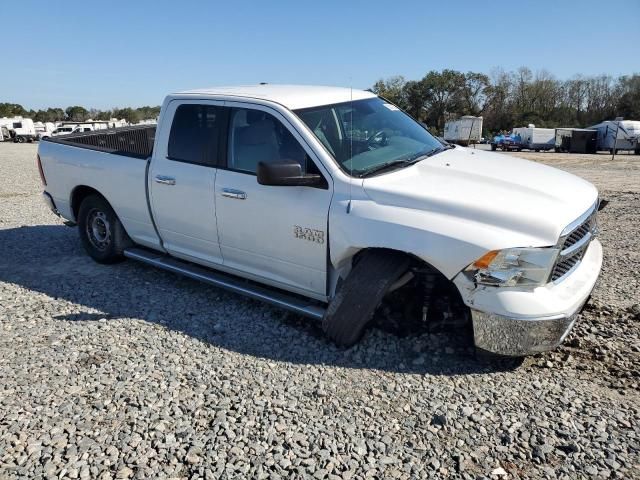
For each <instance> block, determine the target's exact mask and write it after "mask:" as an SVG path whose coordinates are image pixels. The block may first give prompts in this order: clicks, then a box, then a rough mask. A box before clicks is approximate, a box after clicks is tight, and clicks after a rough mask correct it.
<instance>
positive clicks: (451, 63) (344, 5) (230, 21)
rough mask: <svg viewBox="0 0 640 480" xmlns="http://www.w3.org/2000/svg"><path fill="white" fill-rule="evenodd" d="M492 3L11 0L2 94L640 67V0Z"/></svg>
mask: <svg viewBox="0 0 640 480" xmlns="http://www.w3.org/2000/svg"><path fill="white" fill-rule="evenodd" d="M491 3H492V2H483V1H481V0H474V1H466V0H457V1H455V2H445V1H439V2H427V1H424V0H423V1H420V0H417V1H406V2H403V1H395V2H390V1H385V2H377V1H373V0H370V1H368V2H350V1H348V0H342V1H333V0H322V1H314V2H305V1H276V0H273V1H264V0H263V1H256V2H252V1H244V2H237V1H236V2H213V1H209V2H207V1H204V0H203V1H190V0H182V1H171V2H169V1H160V0H159V1H146V0H140V1H134V0H128V1H119V0H112V1H104V0H96V1H91V0H87V1H84V2H64V3H62V2H60V3H59V2H51V1H47V2H44V1H41V2H40V1H31V0H20V1H11V2H2V7H1V12H0V15H1V16H2V17H3V22H2V23H3V27H2V29H3V34H2V38H3V39H4V45H5V46H8V47H9V48H3V51H4V53H3V57H2V59H1V60H0V102H15V103H21V104H22V105H23V106H25V107H26V108H36V109H37V108H42V107H47V106H61V107H66V106H68V105H74V104H79V105H84V106H86V107H96V108H111V107H116V106H120V107H122V106H134V107H135V106H141V105H147V104H150V105H157V104H160V103H161V101H162V99H163V97H164V95H165V94H166V93H168V92H173V91H179V90H184V89H190V88H200V87H208V86H214V85H226V84H247V83H257V82H261V81H266V82H272V83H310V84H325V85H343V86H349V85H352V86H353V87H354V88H368V87H370V86H371V85H372V84H373V83H374V82H375V81H376V80H377V79H379V78H380V77H387V76H390V75H395V74H401V75H404V76H405V77H407V78H409V79H417V78H420V77H422V76H423V75H424V74H425V73H426V72H427V71H428V70H431V69H436V70H440V69H443V68H452V69H457V70H461V71H468V70H473V71H481V72H486V73H490V71H491V70H492V69H493V68H495V67H500V68H503V69H505V70H512V69H516V68H518V67H519V66H522V65H526V66H529V67H530V68H532V69H534V70H536V69H543V68H544V69H547V70H548V71H550V72H551V73H553V74H554V75H556V76H558V77H559V78H569V77H571V76H573V75H574V74H577V73H582V74H585V75H592V74H600V73H607V74H611V75H620V74H629V73H634V72H638V71H640V51H639V47H640V26H639V24H638V19H639V18H640V0H606V1H603V0H598V1H591V0H574V1H560V0H555V1H546V0H542V1H533V0H532V1H527V0H520V1H519V2H500V3H498V2H496V3H495V5H496V6H495V7H491V6H488V5H490V4H491ZM7 19H12V20H9V21H7ZM7 39H10V41H9V42H7Z"/></svg>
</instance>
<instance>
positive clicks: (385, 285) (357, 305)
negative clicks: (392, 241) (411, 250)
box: [322, 250, 410, 347]
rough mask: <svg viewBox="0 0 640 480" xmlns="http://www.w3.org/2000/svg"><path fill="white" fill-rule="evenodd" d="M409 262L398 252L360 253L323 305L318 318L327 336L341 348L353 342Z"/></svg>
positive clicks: (405, 256)
mask: <svg viewBox="0 0 640 480" xmlns="http://www.w3.org/2000/svg"><path fill="white" fill-rule="evenodd" d="M409 262H410V259H409V257H408V256H407V255H405V254H403V253H401V252H392V251H387V250H370V251H366V252H364V253H363V254H362V257H361V258H360V259H359V261H358V263H356V265H355V266H354V267H353V269H352V270H351V273H350V274H349V276H348V277H347V278H346V280H345V281H344V283H343V284H342V285H341V287H340V289H339V290H338V293H337V294H336V296H335V297H334V298H333V300H332V301H331V303H330V304H329V307H328V308H327V312H326V313H325V315H324V319H323V320H322V329H323V330H324V332H325V334H326V335H327V337H329V338H330V339H331V340H332V341H333V342H335V343H336V344H337V345H339V346H341V347H350V346H351V345H353V344H355V343H357V341H358V340H360V337H362V334H363V332H364V330H365V327H366V325H367V323H369V321H370V320H371V318H372V317H373V314H374V313H375V311H376V309H377V308H378V306H379V305H380V302H381V301H382V299H383V298H384V296H385V294H386V293H387V291H388V290H389V287H391V285H393V283H394V282H395V281H396V280H398V279H399V278H400V276H401V275H402V274H403V273H405V272H406V271H407V269H408V267H409Z"/></svg>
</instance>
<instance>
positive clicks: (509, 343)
mask: <svg viewBox="0 0 640 480" xmlns="http://www.w3.org/2000/svg"><path fill="white" fill-rule="evenodd" d="M601 267H602V245H601V244H600V242H599V241H598V240H597V239H595V240H593V241H591V243H590V245H589V248H588V249H587V251H586V252H585V255H584V257H583V258H582V261H581V262H580V264H579V265H578V266H577V268H576V269H575V270H574V271H573V272H572V273H571V274H569V275H568V276H567V277H566V278H564V279H562V281H560V282H551V283H549V284H547V285H544V286H541V287H538V288H535V289H534V290H532V291H523V290H517V289H508V288H495V287H475V286H473V287H471V286H469V285H468V284H463V283H462V282H463V281H462V280H460V281H456V284H457V285H458V288H459V289H460V291H461V293H462V296H463V299H464V300H465V303H467V305H468V306H469V307H470V308H471V316H472V321H473V335H474V342H475V345H476V347H477V348H479V349H482V350H486V351H489V352H492V353H497V354H500V355H508V356H524V355H532V354H535V353H539V352H544V351H547V350H552V349H554V348H556V347H558V346H559V345H560V344H561V343H562V342H563V341H564V339H565V338H566V337H567V335H568V334H569V332H570V331H571V328H572V327H573V325H574V323H575V321H576V319H577V317H578V314H579V313H580V311H581V310H582V307H583V306H584V304H585V303H586V301H587V300H588V299H589V296H590V295H591V291H592V290H593V287H594V286H595V284H596V281H597V279H598V275H599V274H600V269H601ZM456 280H458V277H456ZM454 281H455V280H454Z"/></svg>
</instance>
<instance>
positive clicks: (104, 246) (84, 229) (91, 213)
mask: <svg viewBox="0 0 640 480" xmlns="http://www.w3.org/2000/svg"><path fill="white" fill-rule="evenodd" d="M78 229H79V230H78V233H79V234H80V241H81V242H82V246H83V247H84V249H85V250H86V251H87V253H88V254H89V256H90V257H91V258H93V259H94V260H95V261H96V262H98V263H107V264H109V263H117V262H121V261H122V260H124V256H123V252H124V249H125V248H126V247H128V246H129V245H130V244H131V240H130V239H129V236H128V235H127V232H125V230H124V227H123V226H122V223H120V220H118V216H117V215H116V213H115V212H114V211H113V209H112V208H111V206H110V205H109V203H108V202H107V201H106V200H105V199H104V198H103V197H101V196H100V195H89V196H88V197H86V198H85V199H84V200H83V201H82V203H81V204H80V210H79V212H78Z"/></svg>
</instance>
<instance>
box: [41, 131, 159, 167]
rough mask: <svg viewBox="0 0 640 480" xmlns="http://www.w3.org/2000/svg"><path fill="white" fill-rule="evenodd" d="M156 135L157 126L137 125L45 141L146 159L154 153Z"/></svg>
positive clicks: (75, 134)
mask: <svg viewBox="0 0 640 480" xmlns="http://www.w3.org/2000/svg"><path fill="white" fill-rule="evenodd" d="M155 134H156V126H155V125H136V126H132V127H119V128H107V129H103V130H94V131H92V132H82V133H72V134H69V135H60V136H57V137H50V138H46V139H43V141H46V142H52V143H61V144H63V145H70V146H72V147H80V148H88V149H90V150H98V151H100V152H105V153H113V154H116V155H125V156H127V157H135V158H144V159H146V158H149V157H150V156H151V154H152V153H153V141H154V138H155Z"/></svg>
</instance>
